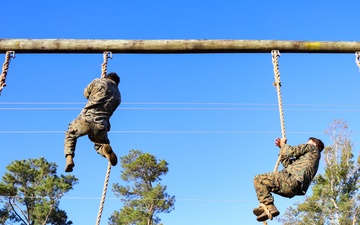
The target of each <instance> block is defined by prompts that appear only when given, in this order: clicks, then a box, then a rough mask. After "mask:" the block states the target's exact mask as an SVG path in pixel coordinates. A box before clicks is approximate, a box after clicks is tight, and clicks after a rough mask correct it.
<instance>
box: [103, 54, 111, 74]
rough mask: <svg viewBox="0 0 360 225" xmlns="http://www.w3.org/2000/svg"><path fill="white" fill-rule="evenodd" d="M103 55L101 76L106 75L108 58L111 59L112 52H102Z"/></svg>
mask: <svg viewBox="0 0 360 225" xmlns="http://www.w3.org/2000/svg"><path fill="white" fill-rule="evenodd" d="M103 57H104V62H103V64H102V65H101V77H105V76H106V72H107V63H108V58H110V59H112V53H111V52H104V53H103Z"/></svg>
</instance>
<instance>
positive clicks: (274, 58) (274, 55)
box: [271, 50, 286, 172]
mask: <svg viewBox="0 0 360 225" xmlns="http://www.w3.org/2000/svg"><path fill="white" fill-rule="evenodd" d="M271 55H272V63H273V66H274V76H275V82H274V85H275V87H276V91H277V96H278V105H279V113H280V125H281V134H282V138H286V132H285V120H284V112H283V105H282V97H281V89H280V88H281V82H280V70H279V57H280V52H279V51H278V50H273V51H271ZM279 164H280V155H279V157H278V159H277V161H276V164H275V168H274V172H276V171H277V170H278V167H279Z"/></svg>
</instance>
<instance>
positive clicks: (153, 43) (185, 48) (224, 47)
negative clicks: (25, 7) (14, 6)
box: [0, 39, 360, 54]
mask: <svg viewBox="0 0 360 225" xmlns="http://www.w3.org/2000/svg"><path fill="white" fill-rule="evenodd" d="M271 50H279V51H280V52H281V53H283V52H286V53H355V52H356V51H360V42H344V41H339V42H331V41H277V40H101V39H0V53H5V52H6V51H15V52H16V53H102V52H104V51H111V52H112V53H142V54H144V53H145V54H146V53H149V54H181V53H270V52H271Z"/></svg>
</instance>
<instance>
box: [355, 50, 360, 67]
mask: <svg viewBox="0 0 360 225" xmlns="http://www.w3.org/2000/svg"><path fill="white" fill-rule="evenodd" d="M355 56H356V57H355V61H356V65H358V67H359V70H360V52H355Z"/></svg>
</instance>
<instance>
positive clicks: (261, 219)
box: [256, 212, 269, 222]
mask: <svg viewBox="0 0 360 225" xmlns="http://www.w3.org/2000/svg"><path fill="white" fill-rule="evenodd" d="M267 219H269V217H268V215H267V214H266V213H265V212H263V213H262V214H260V215H259V216H258V217H257V218H256V220H257V221H259V222H263V221H266V220H267Z"/></svg>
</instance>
